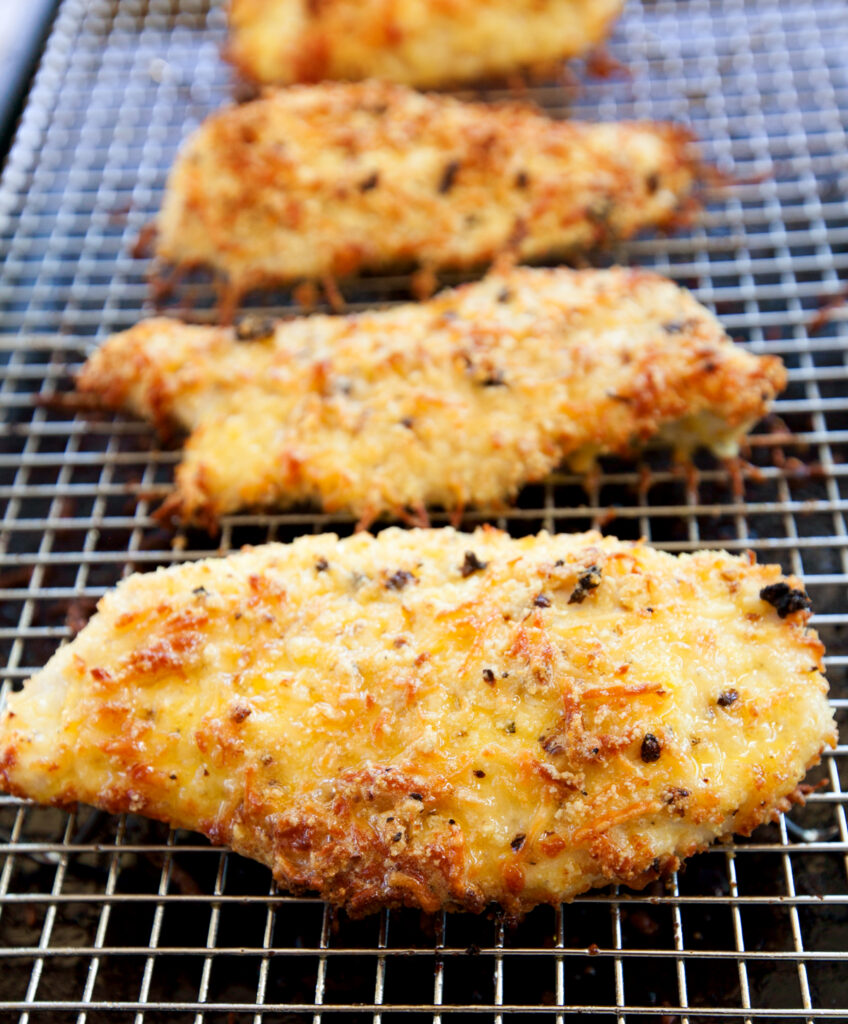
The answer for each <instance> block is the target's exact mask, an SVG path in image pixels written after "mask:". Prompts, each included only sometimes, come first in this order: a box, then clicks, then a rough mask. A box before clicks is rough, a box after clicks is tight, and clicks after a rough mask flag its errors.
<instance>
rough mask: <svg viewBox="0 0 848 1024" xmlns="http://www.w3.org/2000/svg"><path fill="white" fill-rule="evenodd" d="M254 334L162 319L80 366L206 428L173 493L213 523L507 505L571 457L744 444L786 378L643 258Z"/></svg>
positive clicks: (502, 281) (178, 506)
mask: <svg viewBox="0 0 848 1024" xmlns="http://www.w3.org/2000/svg"><path fill="white" fill-rule="evenodd" d="M254 326H256V325H254ZM245 327H246V328H250V325H249V324H245ZM245 333H247V334H249V333H250V331H249V330H247V331H245V330H244V329H241V330H239V329H238V328H237V329H236V331H235V332H234V331H233V330H232V329H230V328H209V327H197V326H186V325H184V324H182V323H178V322H176V321H172V320H164V319H155V320H149V321H145V322H143V323H141V324H139V325H137V326H136V327H134V328H132V329H131V330H129V331H126V332H124V333H123V334H118V335H115V336H114V337H112V338H110V339H109V340H108V341H107V342H106V343H105V345H104V346H103V347H102V348H101V349H100V350H99V351H97V352H96V353H95V354H94V355H92V357H91V358H90V359H89V361H88V362H87V363H86V364H85V366H84V367H83V369H82V372H81V373H80V375H79V378H78V381H77V386H78V388H79V389H80V390H81V391H83V392H87V393H93V394H95V395H97V396H99V398H100V400H101V401H102V402H103V403H104V404H106V405H108V406H111V407H114V408H126V409H128V410H130V411H132V412H135V413H137V414H139V415H141V416H144V417H147V418H150V419H152V420H154V422H155V423H156V424H157V425H158V426H159V428H160V429H161V430H162V431H163V432H167V430H168V429H169V428H173V426H174V425H177V426H179V427H181V428H185V429H186V430H187V431H188V432H189V437H188V440H187V442H186V445H185V450H184V453H183V460H182V463H181V465H180V466H179V467H178V469H177V473H176V495H175V496H174V499H173V501H172V502H171V506H170V507H171V510H172V511H173V512H175V513H177V514H179V515H180V516H182V517H183V518H184V519H187V520H194V521H197V522H203V523H206V524H207V525H210V526H211V525H212V524H214V522H215V520H217V518H218V517H219V516H221V515H223V514H225V513H228V512H233V511H235V510H238V509H244V508H260V507H284V506H291V505H293V504H302V503H312V504H317V505H320V506H322V507H323V508H324V509H325V510H327V511H345V512H350V513H353V514H354V515H355V516H357V517H359V518H360V519H361V520H362V521H363V523H368V522H370V521H372V520H373V519H374V518H376V517H377V516H379V515H381V514H386V513H388V514H394V515H401V516H402V515H403V514H404V512H405V510H406V511H409V510H413V511H416V512H418V511H421V510H422V509H423V508H424V507H426V506H441V507H444V508H448V509H452V510H455V509H462V508H463V507H464V506H466V505H470V504H475V505H478V506H486V507H492V506H496V505H498V504H499V503H503V502H504V501H506V500H509V499H511V498H512V497H513V496H514V495H515V494H516V492H517V491H518V489H519V488H520V487H521V486H522V485H523V484H525V483H527V482H529V481H534V480H540V479H543V478H544V477H545V476H546V475H547V474H549V473H550V472H551V470H552V469H554V468H555V467H556V466H557V465H559V464H560V463H562V461H563V460H567V461H569V462H570V463H571V465H572V466H573V467H574V468H575V469H577V470H578V471H584V470H586V469H588V468H589V466H590V464H591V461H592V459H593V458H594V456H595V455H597V454H598V453H604V454H610V453H626V452H628V451H630V450H632V449H633V448H634V447H638V446H640V445H644V444H645V443H647V442H648V441H650V440H652V439H653V440H659V441H664V442H670V443H672V444H673V445H674V446H675V447H677V448H678V449H679V450H680V452H681V454H686V453H688V452H691V450H692V449H693V448H694V447H695V446H697V445H699V444H705V445H709V446H711V447H712V448H713V449H714V450H716V451H717V452H719V453H720V454H725V455H727V454H733V453H734V452H735V447H734V446H735V444H736V441H737V440H738V439H739V438H740V437H741V436H743V435H744V433H745V432H746V431H747V429H748V428H749V427H750V426H751V425H752V424H753V423H754V422H755V421H756V420H757V419H759V418H760V417H761V416H762V415H763V414H764V412H765V411H766V409H767V408H768V405H769V403H770V401H771V399H772V398H773V397H774V395H775V394H776V393H777V392H778V391H779V390H780V389H781V388H782V387H783V385H784V383H785V372H784V369H783V366H782V364H781V363H780V361H779V360H778V359H776V358H773V357H762V356H754V355H751V354H750V353H748V352H745V351H744V350H743V349H741V348H739V347H737V346H735V345H734V344H733V343H732V342H731V341H730V339H729V338H728V337H727V336H726V335H725V334H724V332H723V331H722V329H721V326H720V325H719V323H718V321H717V320H716V319H715V317H713V316H712V314H710V313H709V312H708V311H707V310H706V309H704V308H703V306H701V305H700V304H699V303H698V302H696V300H695V299H694V298H693V297H692V296H691V295H690V294H689V293H688V292H687V291H685V290H684V289H682V288H679V287H678V286H676V285H675V284H673V283H672V282H670V281H668V280H665V279H664V278H660V277H658V276H656V275H654V274H649V273H645V272H643V271H633V270H621V269H614V270H605V271H600V270H593V271H571V270H563V269H558V270H539V269H529V268H519V269H515V270H512V271H510V272H509V273H505V274H493V275H491V276H490V277H488V278H487V279H485V280H484V281H482V282H479V283H476V284H472V285H466V286H465V287H462V288H459V289H457V290H455V291H448V292H444V293H443V294H442V295H440V296H438V297H437V298H435V299H433V300H431V301H430V302H427V303H418V304H410V305H402V306H395V307H393V308H391V309H387V310H383V311H378V312H368V313H362V314H358V315H355V316H343V317H330V316H312V317H305V318H300V319H297V320H293V321H288V322H282V323H278V324H277V325H276V328H274V327H273V325H269V326H267V327H264V326H263V325H262V324H259V325H258V328H257V330H256V331H255V332H254V333H255V334H256V336H255V337H254V340H244V341H242V340H239V338H238V337H237V334H241V335H242V336H244V335H245Z"/></svg>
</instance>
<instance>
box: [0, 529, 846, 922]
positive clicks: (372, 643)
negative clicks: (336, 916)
mask: <svg viewBox="0 0 848 1024" xmlns="http://www.w3.org/2000/svg"><path fill="white" fill-rule="evenodd" d="M98 607H99V611H98V614H97V615H96V616H95V617H94V619H93V620H92V621H91V622H90V623H89V624H88V625H87V626H86V628H85V629H84V630H83V631H82V632H81V633H80V634H79V635H78V637H77V638H76V639H75V640H74V641H73V642H72V643H70V644H69V645H68V646H66V647H63V648H62V649H61V650H60V651H59V652H58V653H57V654H56V655H55V656H54V657H53V658H52V659H51V660H50V662H49V663H48V664H47V666H46V667H45V668H44V669H43V670H42V671H41V672H39V673H38V674H37V675H36V676H35V677H33V678H32V679H30V680H29V682H27V683H26V684H25V686H24V689H23V691H22V692H20V693H17V694H14V695H12V696H11V697H10V698H9V702H8V710H7V711H6V713H5V716H4V717H2V719H0V786H2V788H3V789H5V790H6V791H8V792H10V793H14V794H17V795H19V796H25V797H30V798H32V799H34V800H37V801H39V802H41V803H53V804H59V805H64V804H70V803H72V802H75V801H78V800H79V801H83V802H85V803H91V804H95V805H96V806H98V807H101V808H104V809H106V810H109V811H113V812H120V811H133V812H135V813H140V814H145V815H147V816H149V817H153V818H158V819H161V820H163V821H167V822H169V823H171V824H172V825H175V826H179V827H182V828H190V829H196V830H198V831H200V832H203V833H204V834H205V835H207V836H208V837H209V838H210V839H212V840H213V842H216V843H226V844H229V845H230V846H232V848H233V849H234V850H236V851H238V852H240V853H243V854H245V855H247V856H249V857H254V858H256V859H258V860H260V861H262V862H263V863H265V864H267V865H269V866H270V867H271V868H272V870H273V872H274V877H275V878H276V880H277V881H278V882H279V883H280V884H281V885H283V886H285V887H287V888H289V889H292V890H294V891H302V890H317V891H318V892H319V893H320V894H321V895H322V896H323V897H324V898H325V899H327V900H330V901H332V902H333V903H336V904H340V905H343V906H345V907H347V908H348V909H349V910H350V911H351V912H353V913H363V912H367V911H372V910H376V909H378V908H379V907H383V906H387V905H398V904H404V905H408V906H415V907H421V908H422V909H423V910H427V911H435V910H438V909H440V908H443V907H446V908H449V909H466V910H473V911H479V910H481V909H483V908H484V907H485V906H486V904H488V903H489V902H491V901H497V902H498V903H500V904H502V905H503V906H504V907H505V908H506V909H507V910H508V911H509V912H511V913H513V914H518V913H521V912H523V911H525V910H528V909H529V908H531V907H532V906H534V905H535V904H537V903H557V902H559V901H560V900H566V899H570V898H571V897H573V896H575V895H577V894H578V893H581V892H583V891H584V890H586V889H589V888H590V887H592V886H602V885H606V884H608V883H610V882H621V883H625V884H627V885H631V886H634V887H637V888H638V887H640V886H642V885H644V884H645V883H647V882H649V881H651V880H652V879H655V878H657V877H658V876H659V875H661V874H663V873H665V872H668V871H670V870H672V869H674V868H676V867H677V866H678V865H679V863H680V861H681V859H682V858H683V857H687V856H689V855H691V854H693V853H695V852H696V851H697V850H701V849H703V848H704V847H706V846H707V845H708V844H709V843H711V842H712V841H713V840H714V839H717V838H720V837H723V836H728V835H730V834H731V833H733V832H742V833H748V832H750V831H751V830H752V829H753V828H754V827H755V826H756V825H758V824H760V823H761V822H764V821H769V820H772V819H773V818H774V817H776V815H777V812H778V811H780V810H785V809H787V808H788V807H789V806H790V802H791V801H792V800H793V799H796V798H799V797H797V796H796V794H798V790H797V789H796V787H797V785H798V783H799V782H800V781H801V779H802V778H803V776H804V773H805V772H806V771H807V769H808V768H810V767H811V766H812V765H814V764H816V763H817V762H818V760H819V756H820V754H821V752H822V749H823V748H824V747H825V746H826V745H827V744H833V743H834V742H835V729H834V720H833V714H832V712H831V709H830V707H829V705H828V700H827V683H826V681H825V679H824V677H823V675H822V660H821V659H822V654H823V649H822V645H821V644H820V643H819V640H818V638H817V636H816V634H815V633H814V632H813V631H812V630H808V629H807V628H806V626H805V623H806V620H807V618H808V615H809V612H808V608H809V600H808V599H807V597H806V595H805V594H804V592H803V590H802V588H801V584H800V582H799V581H798V580H797V579H795V578H794V577H790V578H788V579H783V578H782V577H781V575H780V571H779V569H778V568H777V567H776V566H758V565H755V564H753V556H746V557H742V558H738V557H732V556H730V555H728V554H724V553H720V552H710V551H705V552H700V553H698V554H694V555H681V556H679V557H676V558H675V557H673V556H671V555H668V554H664V553H662V552H659V551H655V550H652V549H650V548H648V547H646V546H644V545H643V544H631V543H622V542H621V541H618V540H615V539H613V538H609V537H602V536H601V535H600V534H598V533H587V534H580V535H573V536H551V535H548V534H545V533H542V534H540V535H539V536H538V537H524V538H521V539H520V540H513V539H511V538H510V537H508V536H507V535H506V534H503V533H500V532H499V531H496V530H492V529H489V528H484V529H481V530H478V531H477V532H476V533H474V534H473V535H468V534H461V533H457V532H455V531H453V530H451V529H443V530H412V531H405V530H399V529H390V530H386V531H385V532H383V533H381V534H380V535H379V536H377V537H372V536H369V535H367V534H356V535H354V536H353V537H349V538H347V539H345V540H339V539H338V538H337V537H336V536H334V535H332V534H327V535H323V536H309V537H302V538H300V539H299V540H297V541H295V542H294V543H293V544H291V545H282V544H272V545H267V546H265V547H261V548H256V549H254V550H245V551H244V552H242V553H241V554H237V555H231V556H230V557H228V558H217V559H210V560H208V561H203V562H199V563H195V564H186V565H180V566H176V567H172V568H169V569H164V570H161V569H160V570H159V571H158V572H154V573H150V574H145V575H135V576H132V577H130V578H129V579H127V580H126V581H124V582H123V583H121V584H120V585H119V586H118V588H117V590H115V591H114V592H112V593H110V594H108V595H107V596H106V597H104V598H103V600H102V601H101V602H100V604H99V606H98Z"/></svg>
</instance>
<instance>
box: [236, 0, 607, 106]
mask: <svg viewBox="0 0 848 1024" xmlns="http://www.w3.org/2000/svg"><path fill="white" fill-rule="evenodd" d="M622 6H623V0H317V2H316V0H230V41H229V45H228V48H227V53H228V55H229V57H230V59H231V60H232V61H233V63H234V64H235V65H236V66H237V67H238V69H239V70H240V72H241V73H242V74H243V75H244V76H245V77H246V78H248V79H250V80H252V81H254V82H259V83H264V84H274V83H276V84H278V85H290V84H292V83H294V82H318V81H321V80H322V79H331V78H340V79H347V80H356V79H362V78H381V79H386V80H387V81H391V82H401V83H404V84H405V85H417V86H428V87H431V86H439V85H445V84H448V83H458V82H462V81H472V80H476V79H481V78H484V77H485V78H491V77H500V76H504V75H509V74H513V73H516V72H520V71H523V70H525V69H530V70H532V69H540V70H547V69H548V68H550V67H553V66H555V65H556V64H557V63H558V62H559V61H561V60H563V59H564V58H567V57H575V56H577V55H579V54H581V53H584V52H585V51H586V50H588V49H590V48H591V47H592V46H595V45H597V44H598V43H599V42H601V40H602V39H603V38H604V37H605V36H606V35H607V33H608V32H609V29H610V26H611V24H612V22H613V21H614V19H615V18H616V17H617V16H618V14H619V13H620V11H621V8H622Z"/></svg>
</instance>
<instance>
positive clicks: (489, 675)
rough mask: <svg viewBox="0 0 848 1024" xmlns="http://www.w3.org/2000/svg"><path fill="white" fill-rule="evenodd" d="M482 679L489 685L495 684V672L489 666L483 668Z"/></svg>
mask: <svg viewBox="0 0 848 1024" xmlns="http://www.w3.org/2000/svg"><path fill="white" fill-rule="evenodd" d="M483 679H484V681H485V682H487V683H488V684H489V686H494V685H495V673H494V672H493V671H492V670H491V669H490V668H484V669H483Z"/></svg>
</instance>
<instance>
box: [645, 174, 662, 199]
mask: <svg viewBox="0 0 848 1024" xmlns="http://www.w3.org/2000/svg"><path fill="white" fill-rule="evenodd" d="M659 187H660V176H659V175H658V174H657V173H656V171H654V172H653V173H651V174H649V175H648V177H647V178H645V188H646V189H647V190H648V195H649V196H652V195H653V194H654V193H655V192H656V190H657V189H658V188H659Z"/></svg>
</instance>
